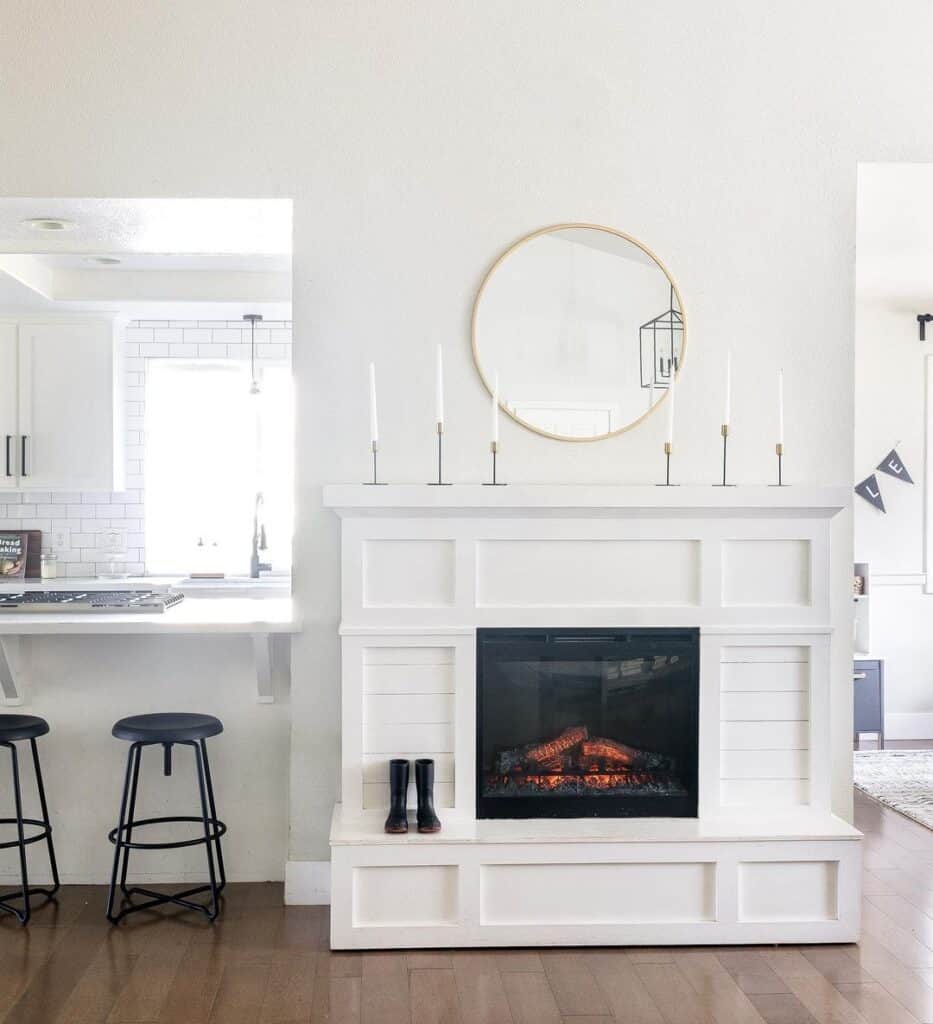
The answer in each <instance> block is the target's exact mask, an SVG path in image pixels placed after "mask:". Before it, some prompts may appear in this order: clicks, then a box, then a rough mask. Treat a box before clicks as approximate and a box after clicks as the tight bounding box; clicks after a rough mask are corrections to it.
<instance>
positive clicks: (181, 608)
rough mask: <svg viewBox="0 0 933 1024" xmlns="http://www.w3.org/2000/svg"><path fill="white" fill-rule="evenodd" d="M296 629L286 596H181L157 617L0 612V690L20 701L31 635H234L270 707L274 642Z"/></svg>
mask: <svg viewBox="0 0 933 1024" xmlns="http://www.w3.org/2000/svg"><path fill="white" fill-rule="evenodd" d="M53 582H54V581H51V580H49V581H47V583H48V584H52V583H53ZM120 584H122V585H123V587H127V581H125V580H124V581H114V589H119V586H120ZM49 589H53V587H51V586H50V587H49ZM60 589H66V588H65V587H61V588H60ZM299 629H300V624H299V622H298V620H297V618H296V616H295V612H294V606H293V603H292V599H291V598H290V597H286V598H280V597H186V598H185V600H184V601H182V602H181V604H177V605H175V606H174V607H172V608H169V609H168V610H167V611H165V612H161V613H156V612H152V613H150V612H71V613H70V614H69V613H68V612H67V611H62V612H32V613H30V612H14V611H7V612H2V611H0V690H2V692H3V697H4V702H5V703H6V704H8V705H21V704H23V703H24V698H23V693H24V691H25V690H26V688H27V687H28V686H29V685H30V683H31V680H30V672H29V666H30V658H29V643H30V641H31V639H32V638H33V637H39V636H63V635H71V636H82V637H90V636H97V637H105V636H172V635H174V636H192V635H203V634H226V635H237V634H239V635H246V636H249V637H251V638H252V652H253V666H254V669H255V674H256V699H257V700H258V701H259V703H261V704H271V703H272V702H273V700H274V697H273V674H274V672H275V665H276V661H281V660H283V659H282V657H281V656H280V657H279V658H276V640H278V639H280V638H281V640H282V641H283V642H284V644H285V645H286V646H287V643H288V637H289V635H291V634H293V633H297V632H298V631H299ZM281 647H282V643H279V644H278V648H279V649H281ZM286 657H287V652H286Z"/></svg>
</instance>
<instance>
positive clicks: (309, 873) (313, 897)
mask: <svg viewBox="0 0 933 1024" xmlns="http://www.w3.org/2000/svg"><path fill="white" fill-rule="evenodd" d="M285 903H286V905H290V906H309V905H310V906H320V905H326V904H328V903H330V861H329V860H290V861H289V862H288V863H287V864H286V865H285Z"/></svg>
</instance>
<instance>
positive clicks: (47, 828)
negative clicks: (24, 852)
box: [0, 818, 201, 850]
mask: <svg viewBox="0 0 933 1024" xmlns="http://www.w3.org/2000/svg"><path fill="white" fill-rule="evenodd" d="M200 820H201V819H200V818H198V821H200ZM15 824H17V821H16V818H0V825H15ZM23 824H24V825H35V827H36V828H38V829H41V831H40V832H37V833H36V834H35V835H34V836H29V837H28V838H26V839H24V840H23V846H28V845H29V844H30V843H38V842H39V841H40V840H41V839H48V838H49V836H51V834H52V826H51V825H49V824H47V823H46V822H44V821H41V820H40V819H39V818H23ZM14 846H19V840H18V839H12V840H10V842H8V843H0V850H9V849H12V848H13V847H14Z"/></svg>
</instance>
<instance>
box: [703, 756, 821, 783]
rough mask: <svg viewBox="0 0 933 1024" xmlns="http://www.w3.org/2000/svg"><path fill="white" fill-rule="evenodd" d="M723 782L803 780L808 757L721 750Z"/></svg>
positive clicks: (808, 769) (808, 762) (805, 774)
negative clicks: (734, 780)
mask: <svg viewBox="0 0 933 1024" xmlns="http://www.w3.org/2000/svg"><path fill="white" fill-rule="evenodd" d="M720 766H721V767H720V772H721V777H722V778H723V779H806V778H808V777H809V775H810V756H809V751H806V750H724V751H723V752H722V753H721V754H720Z"/></svg>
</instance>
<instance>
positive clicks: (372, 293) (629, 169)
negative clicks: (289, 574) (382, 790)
mask: <svg viewBox="0 0 933 1024" xmlns="http://www.w3.org/2000/svg"><path fill="white" fill-rule="evenodd" d="M3 18H4V26H3V27H4V35H5V37H6V38H7V39H9V40H15V43H11V45H9V46H8V47H7V49H6V52H5V55H4V61H3V62H2V67H0V75H2V81H0V96H2V97H3V99H2V110H0V138H2V139H3V140H4V142H3V147H4V152H3V160H2V161H0V191H2V192H5V193H7V194H14V195H30V194H31V195H54V194H56V193H62V194H73V195H105V196H106V195H115V196H133V195H138V196H146V195H208V196H209V195H232V196H236V195H245V196H250V195H285V196H288V195H292V196H294V197H295V198H296V206H295V264H294V266H295V287H294V319H295V331H296V335H295V339H296V345H295V367H296V371H297V374H298V377H299V387H300V392H299V395H300V408H299V427H298V431H299V456H298V465H299V484H298V486H299V500H300V507H301V521H300V533H299V537H298V541H297V550H296V567H297V568H296V580H297V593H298V597H299V599H300V601H301V604H302V605H303V611H304V615H305V618H306V621H307V623H308V625H307V628H306V630H305V633H304V635H303V637H302V638H301V640H299V641H298V642H297V643H296V647H295V659H294V689H293V712H294V721H293V735H292V811H291V856H292V857H293V858H296V859H308V858H310V859H322V858H324V857H326V855H327V843H326V836H327V826H328V816H329V813H330V805H331V801H332V799H333V795H334V789H335V786H336V775H337V772H336V766H337V754H336V752H337V713H338V692H337V678H338V652H337V645H336V641H335V638H334V632H335V628H336V623H337V615H338V608H337V594H338V579H337V575H338V573H337V547H336V544H337V528H336V523H335V522H334V521H332V519H331V518H330V517H329V516H327V515H324V514H322V513H321V512H320V511H319V498H320V487H321V484H322V483H323V482H324V481H326V480H345V481H346V480H358V479H361V478H362V477H363V476H364V474H365V472H366V470H367V459H366V450H365V445H366V429H367V428H366V425H365V424H366V414H365V403H366V391H365V367H366V364H367V362H368V361H369V360H370V359H376V360H377V361H378V362H379V364H380V368H381V371H380V384H381V390H382V393H383V395H384V398H383V401H382V409H381V418H382V433H383V436H384V459H383V466H384V471H385V473H386V475H387V476H389V477H391V478H394V479H404V480H421V479H424V478H425V474H426V472H427V470H428V467H429V466H430V464H431V452H432V448H431V446H432V435H431V419H432V410H431V403H430V400H429V399H428V397H427V396H428V394H429V389H430V379H431V372H432V371H431V358H430V357H431V352H432V348H433V345H434V344H435V343H436V342H437V341H438V340H442V341H444V342H445V343H446V344H447V346H448V359H447V367H448V375H449V381H450V394H449V399H448V407H449V418H450V426H449V434H448V441H449V445H448V450H449V453H450V460H449V464H448V465H449V472H450V476H451V478H452V479H454V480H463V479H467V478H472V479H475V478H477V477H478V476H479V475H480V473H481V472H482V471H483V470H484V469H485V464H484V463H485V455H486V451H485V446H484V444H483V438H482V436H481V432H482V428H483V426H484V425H485V422H486V411H487V404H486V400H485V398H484V392H483V390H482V388H481V386H480V383H479V381H478V379H477V378H476V376H475V374H474V373H473V370H472V368H471V365H470V355H469V345H468V326H469V313H470V307H471V302H472V297H473V294H474V292H475V289H476V287H477V285H478V283H479V281H480V280H481V278H482V275H483V273H484V272H485V270H486V268H487V267H488V265H489V263H490V262H491V261H492V259H493V258H494V257H495V256H496V255H497V254H498V252H499V251H500V250H501V249H502V248H503V247H504V246H505V245H506V244H507V243H509V242H510V241H512V240H514V239H515V238H517V237H518V236H520V235H522V234H523V233H525V232H527V231H528V230H530V229H532V228H535V227H538V226H539V225H542V224H547V223H552V222H555V221H561V220H568V219H573V220H589V221H595V222H600V223H605V224H608V225H612V226H614V227H617V228H621V229H622V230H625V231H627V232H630V233H632V234H633V235H635V236H636V237H638V238H641V239H643V240H644V241H645V242H646V243H647V244H648V245H649V246H651V247H652V248H653V249H654V250H655V251H656V252H658V254H659V255H660V256H661V258H662V259H663V260H665V262H666V263H667V264H668V265H669V266H670V268H671V270H672V272H673V273H674V275H675V277H676V279H677V281H678V283H679V284H680V286H681V288H682V291H683V295H684V302H685V305H686V310H687V313H688V317H689V324H690V335H691V342H690V351H689V355H688V358H687V361H686V366H685V374H684V379H683V387H682V389H681V392H680V395H679V397H678V410H679V412H678V419H679V422H680V423H681V424H682V425H683V432H682V434H681V440H680V443H679V445H678V451H677V456H676V463H675V472H676V473H677V475H678V476H679V477H680V478H681V479H683V480H708V479H711V478H712V477H713V474H714V473H715V468H716V459H717V443H716V442H717V433H716V431H717V426H718V419H719V401H720V400H719V393H720V392H719V378H720V372H721V367H722V363H723V358H724V353H725V351H726V349H727V348H729V347H731V348H733V350H734V351H735V365H734V374H735V383H736V389H737V395H736V400H735V403H734V406H735V417H734V420H735V422H734V442H735V444H734V451H735V458H734V462H733V465H734V471H735V477H736V479H737V480H740V481H751V480H756V479H763V478H765V477H766V476H768V475H769V474H770V472H771V465H770V460H771V458H773V456H772V455H771V451H772V449H771V445H772V443H773V433H774V426H775V424H774V420H775V415H774V408H773V404H772V401H771V397H770V382H771V381H772V380H773V375H774V373H775V372H776V370H777V368H778V367H779V366H783V367H784V368H785V371H786V375H787V381H786V385H787V395H788V417H787V419H788V425H787V449H788V460H787V462H788V467H787V468H788V474H789V477H790V479H791V480H792V481H793V480H801V481H802V480H807V481H816V480H819V481H826V482H833V483H840V482H847V481H850V480H851V473H852V323H853V315H852V296H853V285H852V261H853V239H854V200H855V177H856V162H857V160H859V159H865V160H877V159H889V160H902V159H910V160H924V159H927V160H928V159H931V158H933V141H931V140H929V136H928V134H927V135H925V134H924V133H923V132H922V131H918V127H917V126H918V125H922V124H925V123H926V121H927V119H928V117H927V115H928V111H929V109H930V106H931V100H933V76H931V75H930V74H929V61H928V56H927V54H926V53H925V52H924V50H923V48H922V47H920V46H917V45H916V40H917V39H924V38H928V37H929V36H930V35H931V30H933V8H931V7H930V5H929V4H927V3H926V2H924V0H903V2H902V3H901V4H899V5H898V6H897V10H896V12H894V11H892V8H891V7H890V5H883V4H881V3H880V2H875V0H855V2H852V0H849V2H843V0H834V2H819V3H813V2H812V0H793V2H789V3H786V4H784V5H782V6H781V8H780V10H779V11H777V10H776V9H775V8H774V6H773V5H772V4H770V3H766V2H764V0H751V2H749V0H724V2H721V3H716V4H695V3H691V2H689V0H670V2H665V3H658V4H651V5H647V4H644V3H641V2H638V0H585V2H577V3H568V2H566V0H514V2H511V3H508V4H503V3H500V2H496V0H474V2H469V3H451V2H438V0H407V2H404V3H392V4H386V3H379V2H375V0H370V2H363V0H347V2H345V3H339V4H336V3H310V4H306V3H295V2H294V0H249V2H247V0H240V2H238V3H235V4H229V3H226V2H223V0H199V2H198V3H196V4H187V5H172V6H166V5H164V4H161V3H157V2H155V0H148V2H144V0H89V2H87V3H84V4H80V5H70V6H63V5H45V4H35V3H34V2H30V0H5V3H4V4H3ZM419 396H423V398H422V399H421V400H419ZM658 419H659V421H658V422H654V423H649V424H646V425H645V426H644V427H643V428H641V429H639V430H637V431H634V432H632V433H629V434H626V435H624V436H622V437H620V438H618V439H615V440H613V441H609V442H603V443H599V444H594V445H572V444H558V443H555V442H551V441H547V440H544V439H541V438H538V437H535V436H533V435H531V434H529V433H525V432H523V431H521V430H520V429H519V428H518V427H515V426H514V425H512V424H509V423H504V424H503V438H502V443H503V460H502V468H503V472H504V474H506V475H507V476H508V477H509V478H511V479H513V480H531V481H538V480H540V481H574V480H589V481H609V480H613V481H641V482H643V481H646V480H651V479H654V478H655V477H656V475H657V473H658V472H659V470H660V445H661V441H662V433H663V423H661V422H660V418H658ZM839 533H840V537H841V540H842V547H841V550H842V551H847V550H848V546H849V544H850V543H851V537H850V524H849V522H848V520H846V521H845V522H843V523H842V524H841V525H840V529H839ZM842 562H843V564H840V565H839V566H838V567H837V569H838V587H837V594H836V596H837V600H838V601H839V602H846V601H847V599H848V589H849V586H850V580H849V575H850V566H849V564H848V563H849V559H848V557H846V558H845V559H844V560H842ZM844 647H845V645H844V644H841V645H840V653H839V656H838V657H837V659H836V663H835V671H836V687H835V695H834V701H835V711H836V718H837V722H838V730H837V735H836V738H835V743H836V751H837V772H836V786H835V794H836V800H837V805H838V806H839V808H840V809H843V810H844V809H845V808H846V807H847V805H848V801H849V799H850V796H849V790H848V785H847V781H848V773H849V766H848V759H847V756H846V753H845V750H846V746H847V744H848V743H849V729H850V721H849V717H848V716H849V715H850V714H851V712H850V710H849V704H850V696H849V694H850V691H849V687H850V681H849V678H848V677H849V674H850V665H849V664H848V657H849V653H848V651H846V650H845V649H844ZM256 713H257V714H258V713H259V711H257V712H256Z"/></svg>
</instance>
